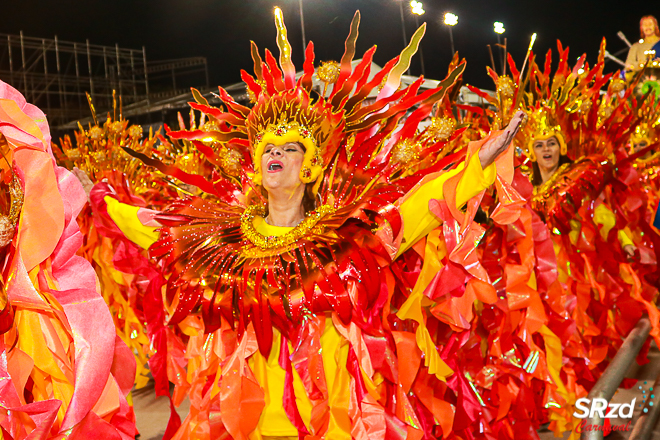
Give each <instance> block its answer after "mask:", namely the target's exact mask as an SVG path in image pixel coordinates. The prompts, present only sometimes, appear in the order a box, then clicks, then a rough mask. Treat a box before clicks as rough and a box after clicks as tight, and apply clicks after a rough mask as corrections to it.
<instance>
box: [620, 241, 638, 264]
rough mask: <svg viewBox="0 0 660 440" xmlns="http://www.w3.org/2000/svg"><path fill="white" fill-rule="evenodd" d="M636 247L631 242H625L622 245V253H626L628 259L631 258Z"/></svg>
mask: <svg viewBox="0 0 660 440" xmlns="http://www.w3.org/2000/svg"><path fill="white" fill-rule="evenodd" d="M636 250H637V249H636V248H635V246H634V245H632V244H627V245H625V246H624V247H623V253H624V254H626V257H628V259H629V260H632V259H633V258H634V257H635V251H636Z"/></svg>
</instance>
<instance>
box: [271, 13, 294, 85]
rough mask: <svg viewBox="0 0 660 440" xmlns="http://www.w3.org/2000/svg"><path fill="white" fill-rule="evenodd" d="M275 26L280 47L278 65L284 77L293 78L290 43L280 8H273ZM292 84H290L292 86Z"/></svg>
mask: <svg viewBox="0 0 660 440" xmlns="http://www.w3.org/2000/svg"><path fill="white" fill-rule="evenodd" d="M274 15H275V27H277V47H278V48H279V49H280V67H281V68H282V71H283V72H284V78H290V79H295V77H296V68H295V67H294V65H293V63H292V62H291V44H290V43H289V39H288V37H287V32H286V25H285V24H284V16H283V15H282V10H281V9H280V8H275V14H274ZM292 85H293V84H291V86H292Z"/></svg>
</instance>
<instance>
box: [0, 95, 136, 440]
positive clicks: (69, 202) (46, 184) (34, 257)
mask: <svg viewBox="0 0 660 440" xmlns="http://www.w3.org/2000/svg"><path fill="white" fill-rule="evenodd" d="M0 132H1V133H2V134H3V135H4V137H5V138H6V139H7V141H8V143H9V147H10V149H11V151H12V154H13V168H14V171H15V172H16V173H17V175H18V176H19V177H20V179H21V181H22V184H23V190H24V196H25V200H24V204H23V208H22V210H21V214H20V220H19V225H18V232H17V234H16V235H15V237H14V240H13V242H12V244H10V245H9V247H10V248H11V249H8V251H7V252H6V255H7V261H6V263H5V265H6V269H5V271H4V273H3V275H4V276H3V280H4V282H5V285H6V289H7V295H8V300H9V303H10V304H11V305H12V306H13V307H14V310H15V313H16V316H17V318H16V320H17V321H18V319H19V318H18V316H19V314H20V316H29V315H28V314H30V313H33V314H37V315H38V317H39V320H40V321H37V322H40V323H42V325H41V328H40V329H36V330H39V331H41V332H42V333H43V335H44V340H45V341H47V347H37V348H35V349H34V350H35V352H38V351H39V350H40V349H41V350H50V352H52V353H53V355H54V359H56V362H57V366H58V367H59V369H60V370H61V371H62V373H63V374H64V376H66V379H61V378H58V380H61V381H65V380H67V379H69V380H71V379H72V380H71V381H70V384H71V385H70V386H71V387H73V392H72V393H71V394H70V398H68V397H66V398H58V397H57V396H55V395H54V394H53V393H51V395H50V396H49V398H47V399H43V400H41V401H39V400H38V399H37V398H35V397H34V396H33V394H32V390H30V387H31V386H32V385H33V384H34V383H35V381H38V380H40V379H39V378H40V377H41V376H34V378H33V377H32V375H33V373H35V372H37V370H38V374H40V375H44V374H46V375H47V373H44V371H46V369H47V367H43V368H44V370H41V369H40V365H41V364H40V362H42V361H44V360H43V359H31V358H30V356H29V355H28V354H27V353H26V352H24V351H23V350H21V347H22V345H21V344H22V343H24V341H25V339H24V341H21V338H31V337H32V335H30V334H24V333H21V332H18V331H15V329H13V330H12V329H10V330H9V332H7V333H6V334H5V335H0V427H1V429H2V434H3V435H4V438H5V439H15V440H18V439H28V438H29V439H51V438H52V439H56V438H57V439H59V438H65V437H66V438H69V439H122V440H124V439H133V438H134V437H135V433H136V430H135V423H134V417H133V414H132V408H131V407H130V406H129V404H128V402H127V400H126V396H127V395H128V393H129V392H130V389H131V387H132V384H133V380H134V372H135V361H134V358H133V355H132V353H131V352H130V350H128V348H127V347H126V345H125V344H124V343H123V342H122V341H121V340H120V339H119V338H117V337H116V336H115V328H114V325H113V321H112V317H111V316H110V312H109V310H108V307H107V306H106V304H105V302H104V301H103V298H102V297H101V295H100V293H99V290H98V281H97V279H96V275H95V273H94V271H93V269H92V267H91V265H90V264H89V263H88V262H87V261H86V260H85V259H83V258H81V257H78V256H77V255H76V252H77V251H78V249H79V248H80V246H81V244H82V235H81V234H80V231H79V228H78V224H77V223H76V217H77V215H78V213H79V212H80V210H81V209H82V208H83V206H84V205H85V203H86V196H85V193H84V190H83V189H82V186H81V184H80V182H79V181H78V179H77V178H76V177H75V176H74V175H73V174H71V173H70V172H69V171H67V170H66V169H64V168H61V167H58V166H57V165H56V164H55V160H54V158H53V155H52V151H51V147H50V132H49V129H48V124H47V121H46V117H45V115H44V114H43V113H42V112H41V111H40V110H39V109H38V108H37V107H35V106H33V105H31V104H28V103H27V102H26V101H25V99H24V97H23V96H22V95H21V94H20V93H19V92H18V91H17V90H15V89H13V88H12V87H11V86H9V85H7V84H6V83H3V82H0ZM31 322H34V321H31ZM14 325H15V326H18V325H19V323H18V322H15V323H14ZM56 327H57V328H60V329H64V330H65V333H66V335H63V332H62V331H59V332H57V331H55V330H54V329H55V328H56ZM31 330H32V331H34V330H35V329H34V327H32V328H31ZM3 336H5V337H4V338H3ZM8 338H15V340H14V341H13V342H14V345H12V346H10V345H9V344H7V343H6V341H7V339H8ZM38 340H41V339H38ZM35 341H37V339H36V338H35ZM35 344H36V342H35ZM70 344H72V346H70ZM42 353H43V352H42ZM69 370H71V371H69ZM67 374H68V376H67ZM44 380H48V379H44ZM74 384H75V385H74ZM63 387H64V388H66V385H64V386H63ZM26 396H27V397H26ZM67 396H68V394H67ZM61 408H66V410H65V411H63V414H62V411H61Z"/></svg>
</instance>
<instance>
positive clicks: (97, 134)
mask: <svg viewBox="0 0 660 440" xmlns="http://www.w3.org/2000/svg"><path fill="white" fill-rule="evenodd" d="M88 136H89V138H90V139H91V140H93V141H98V140H100V139H101V138H102V137H103V129H102V128H101V127H99V126H98V125H97V126H94V127H92V128H90V129H89V134H88Z"/></svg>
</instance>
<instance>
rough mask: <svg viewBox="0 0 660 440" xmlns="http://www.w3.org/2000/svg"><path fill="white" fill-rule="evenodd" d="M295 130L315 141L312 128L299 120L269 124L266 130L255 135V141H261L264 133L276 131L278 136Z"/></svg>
mask: <svg viewBox="0 0 660 440" xmlns="http://www.w3.org/2000/svg"><path fill="white" fill-rule="evenodd" d="M293 130H297V131H298V134H299V135H300V136H302V137H303V138H305V139H310V140H311V141H312V142H314V136H313V135H312V130H310V129H309V128H307V127H306V126H305V125H302V124H299V123H298V122H289V123H287V122H284V121H282V122H280V123H278V124H268V126H267V127H266V128H265V129H264V130H262V131H260V132H259V133H258V134H257V135H256V136H255V137H254V141H255V143H257V144H258V143H259V142H261V139H263V137H264V134H266V133H275V134H276V135H277V136H284V135H285V134H287V133H288V132H290V131H293ZM314 143H316V142H314Z"/></svg>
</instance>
